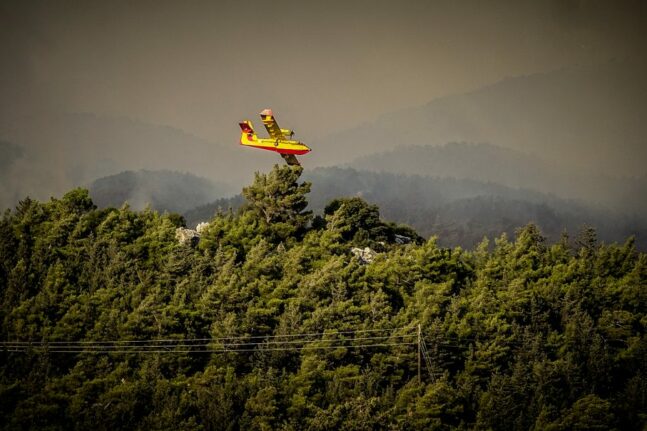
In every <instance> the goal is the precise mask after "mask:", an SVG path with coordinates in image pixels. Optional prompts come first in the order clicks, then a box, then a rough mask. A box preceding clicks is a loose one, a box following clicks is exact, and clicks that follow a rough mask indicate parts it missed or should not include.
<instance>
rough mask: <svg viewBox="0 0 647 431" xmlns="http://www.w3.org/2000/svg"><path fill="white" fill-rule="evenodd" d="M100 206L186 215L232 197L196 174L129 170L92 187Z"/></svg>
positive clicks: (224, 189) (93, 194) (221, 188)
mask: <svg viewBox="0 0 647 431" xmlns="http://www.w3.org/2000/svg"><path fill="white" fill-rule="evenodd" d="M89 190H90V196H91V197H92V200H93V201H94V203H95V204H96V205H98V206H99V207H100V208H104V207H117V208H118V207H120V206H122V205H123V204H124V203H128V204H129V205H130V207H131V208H133V209H139V210H141V209H143V208H144V207H146V206H149V205H150V207H151V208H152V209H155V210H159V211H170V212H180V213H181V212H185V211H188V210H190V209H192V208H195V207H196V206H199V205H202V204H204V203H206V202H211V201H213V200H214V199H217V198H218V197H221V196H223V195H227V194H230V189H229V188H228V187H227V186H226V185H224V184H218V183H214V182H213V181H210V180H208V179H206V178H201V177H198V176H196V175H192V174H188V173H181V172H172V171H147V170H140V171H125V172H121V173H119V174H116V175H110V176H108V177H103V178H99V179H97V180H95V181H93V182H92V184H91V185H90V187H89Z"/></svg>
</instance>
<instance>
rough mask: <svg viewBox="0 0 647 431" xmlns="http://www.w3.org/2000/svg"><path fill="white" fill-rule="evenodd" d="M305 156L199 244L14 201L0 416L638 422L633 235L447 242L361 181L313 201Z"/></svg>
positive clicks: (3, 244)
mask: <svg viewBox="0 0 647 431" xmlns="http://www.w3.org/2000/svg"><path fill="white" fill-rule="evenodd" d="M300 174H301V170H300V169H299V168H290V167H287V166H286V167H280V168H279V167H276V168H275V169H274V170H273V171H271V172H270V173H268V174H258V175H257V176H256V179H255V181H254V183H253V184H252V185H250V186H249V187H247V188H245V189H244V190H243V196H244V197H245V200H246V203H245V205H243V206H242V207H241V209H240V210H239V211H236V212H231V211H224V212H221V213H219V214H218V215H216V216H215V217H214V218H213V219H211V221H210V224H209V227H208V228H207V229H206V231H204V232H203V234H202V237H201V239H200V242H199V243H198V244H197V245H195V246H191V245H188V244H187V245H181V244H179V243H178V241H177V240H176V239H175V231H176V228H177V227H178V226H179V225H180V224H181V222H182V220H181V219H180V217H178V216H176V215H173V214H165V215H160V214H158V213H156V212H154V211H151V210H147V211H143V212H135V211H132V210H131V209H129V208H128V207H121V208H120V209H114V208H107V209H96V207H95V205H94V204H93V202H92V201H91V199H90V198H89V195H88V193H87V191H85V190H82V189H76V190H73V191H71V192H69V193H67V194H66V195H64V196H63V197H62V198H60V199H53V200H51V201H50V202H46V203H41V202H37V201H34V200H29V199H26V200H23V201H22V202H21V203H20V204H19V205H18V206H17V208H16V209H15V210H14V211H12V212H7V213H5V214H4V215H3V217H2V219H1V221H0V257H1V258H0V292H1V296H2V304H1V307H0V319H1V320H2V329H1V331H2V335H1V337H2V352H1V353H0V355H1V357H2V360H1V361H0V414H1V417H2V422H1V423H2V425H1V426H2V428H3V429H29V428H32V429H71V428H73V429H88V428H92V429H111V430H112V429H182V430H185V429H196V430H198V429H206V430H209V429H229V430H238V429H240V430H269V429H283V430H301V429H310V430H338V429H353V430H370V429H392V430H396V429H397V430H414V429H431V430H434V429H437V430H442V429H484V430H485V429H492V430H499V429H501V430H503V429H505V430H509V429H517V430H525V429H531V428H532V429H547V430H585V429H586V430H590V429H622V430H642V429H644V428H645V426H646V425H647V361H646V358H647V356H646V353H647V339H646V338H645V328H646V326H647V316H646V315H645V310H646V307H647V290H646V289H647V255H645V254H643V253H640V252H637V251H636V250H635V247H634V244H633V241H632V240H631V239H627V240H626V241H625V242H624V243H622V244H619V245H618V244H611V245H605V244H601V243H599V242H598V241H597V240H596V234H595V232H594V231H592V230H587V231H585V232H583V233H582V234H581V235H580V236H578V237H575V238H568V237H563V238H562V240H561V241H559V242H557V243H555V244H548V243H547V242H546V241H545V240H544V237H543V236H542V234H541V232H540V231H539V229H538V228H537V227H536V226H534V225H527V226H525V227H523V228H521V229H519V230H518V231H517V233H516V236H515V237H514V238H508V237H507V236H506V235H501V236H499V237H498V238H496V239H495V238H491V239H490V241H491V242H490V244H488V242H487V241H484V242H482V243H481V244H479V245H478V246H477V247H474V248H473V249H471V250H463V249H461V248H445V247H442V246H440V245H439V244H438V242H437V240H436V239H435V238H431V239H429V240H423V239H422V238H420V237H418V236H417V235H416V234H415V232H413V231H412V230H411V229H410V228H407V227H406V226H400V225H396V224H393V223H389V222H385V221H383V220H382V219H381V218H380V214H379V210H378V208H377V207H376V206H373V205H370V204H368V203H366V202H365V201H364V200H362V199H361V198H358V197H354V198H345V199H336V200H333V201H331V202H329V203H328V204H327V205H326V206H325V209H324V212H323V216H318V217H316V216H313V214H312V213H310V212H309V211H307V210H306V208H307V193H308V192H309V190H310V184H309V183H299V176H300ZM396 235H398V236H396ZM403 237H408V238H409V239H410V240H411V241H410V242H409V243H408V244H401V243H402V242H406V241H402V240H401V239H402V238H403ZM490 245H491V247H490ZM352 247H360V248H361V247H371V248H372V249H373V250H374V251H375V252H376V255H375V257H374V260H373V261H372V262H370V263H366V262H362V261H360V260H359V259H358V258H357V257H355V255H354V253H353V252H351V248H352ZM418 325H420V327H421V341H420V342H419V341H418V338H417V327H418ZM418 346H420V348H421V349H422V351H423V352H424V353H425V355H424V356H423V358H422V359H423V360H422V363H421V366H422V375H421V381H418V365H419V362H418V352H417V349H418Z"/></svg>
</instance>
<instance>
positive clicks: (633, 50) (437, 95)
mask: <svg viewBox="0 0 647 431" xmlns="http://www.w3.org/2000/svg"><path fill="white" fill-rule="evenodd" d="M646 17H647V7H646V6H645V3H644V2H640V1H621V2H605V1H583V0H570V1H545V2H536V1H493V2H487V3H484V2H479V1H465V2H454V1H403V2H393V1H355V2H341V1H339V2H337V1H332V2H296V1H276V2H271V3H268V2H259V1H242V2H241V1H219V2H206V1H192V2H182V3H180V2H170V1H155V2H153V1H139V2H122V1H115V2H92V1H85V2H73V1H63V2H44V1H43V2H39V1H32V2H18V1H5V2H3V3H2V4H1V5H0V59H1V60H0V61H1V62H2V67H0V94H2V96H3V97H2V99H3V103H2V104H1V105H0V140H1V141H2V142H3V144H2V146H0V150H1V151H2V158H3V160H2V164H1V165H0V166H2V172H0V177H1V178H0V179H2V188H1V189H0V199H1V202H0V203H1V204H2V206H3V207H6V206H10V205H13V204H15V202H16V201H17V200H18V199H20V198H22V197H24V196H25V195H27V194H29V195H31V196H34V197H37V198H47V197H48V196H50V195H53V194H60V193H62V192H64V191H65V190H67V189H69V188H70V187H72V186H77V185H87V184H89V183H90V182H91V181H93V180H95V179H97V178H99V177H102V176H106V175H112V174H116V173H118V172H121V171H124V170H138V169H149V170H155V169H167V170H177V171H182V172H190V173H192V174H197V175H201V176H204V177H207V178H209V179H211V180H216V181H219V182H220V183H226V184H227V187H231V190H234V189H236V187H238V186H239V185H241V184H244V183H245V182H247V181H249V179H250V178H251V176H252V174H253V171H254V170H259V169H260V170H266V169H269V167H271V166H272V165H273V164H274V163H277V162H280V159H279V158H278V157H276V155H274V154H271V153H262V152H258V151H249V150H248V149H241V148H239V147H238V146H237V145H236V142H237V140H238V133H239V131H238V128H237V123H238V121H240V120H242V119H246V118H249V119H252V120H253V121H255V122H256V125H257V128H258V126H260V122H259V121H258V120H257V113H258V112H259V111H260V110H261V109H263V108H265V107H268V106H269V107H272V108H273V109H274V111H275V113H276V114H277V119H278V121H279V123H280V124H281V126H282V127H291V128H294V129H295V130H296V132H297V137H298V138H299V139H302V140H304V141H305V142H306V143H308V144H310V145H311V146H312V147H313V152H312V153H311V154H309V155H308V156H306V157H304V158H303V163H304V165H305V166H306V168H313V167H315V166H321V165H340V164H345V163H351V162H352V160H353V159H354V158H355V157H357V156H367V155H370V154H373V153H376V152H383V151H388V150H390V149H392V148H396V147H397V146H398V145H428V144H431V145H444V144H447V143H448V142H450V141H467V142H475V143H478V142H488V143H490V144H492V145H499V146H503V147H507V148H512V149H514V150H516V151H522V152H523V153H525V154H530V155H539V156H541V157H542V158H544V159H546V160H547V161H548V162H550V163H560V164H562V165H566V166H569V167H570V168H571V169H573V170H578V171H580V170H581V171H583V172H584V171H586V172H595V173H599V174H602V175H609V176H614V177H622V176H629V177H638V178H643V179H644V177H645V175H646V174H647V170H645V167H644V166H645V163H644V162H645V159H646V158H647V145H645V144H646V143H645V135H646V133H647V131H646V130H645V127H646V126H645V124H644V123H645V122H644V118H647V102H646V101H647V84H646V82H647V80H646V78H645V76H647V61H646V60H647V56H646V54H645V53H646V52H647V50H646V49H645V46H646V42H647V30H646V29H647V26H646V25H645V24H646V23H647V20H646ZM600 71H602V72H600ZM542 80H543V81H542ZM538 82H540V83H542V84H541V85H536V84H537V83H538ZM549 96H550V97H549ZM389 121H390V122H389ZM423 123H424V124H423ZM419 126H420V127H419ZM399 172H401V170H400V171H399ZM417 173H418V174H420V173H421V172H420V171H418V172H417ZM428 174H429V175H434V174H435V173H434V172H428ZM512 182H513V181H512V179H511V180H510V181H508V182H507V183H512ZM526 185H527V184H526ZM555 188H556V189H559V188H560V187H559V186H556V187H555ZM616 189H617V188H616ZM616 189H614V190H616ZM546 191H548V192H552V191H554V190H552V189H551V190H546ZM588 192H590V190H589V191H588ZM589 194H590V193H589ZM585 195H586V193H585ZM567 197H573V198H581V197H582V196H567ZM644 197H645V196H631V197H630V198H628V199H642V198H644Z"/></svg>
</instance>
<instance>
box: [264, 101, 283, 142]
mask: <svg viewBox="0 0 647 431" xmlns="http://www.w3.org/2000/svg"><path fill="white" fill-rule="evenodd" d="M261 120H263V124H264V125H265V128H266V129H267V133H269V134H270V136H271V137H272V139H285V135H283V132H281V128H280V127H279V125H278V124H277V123H276V120H275V119H274V114H273V113H272V110H271V109H269V108H268V109H265V110H263V112H261Z"/></svg>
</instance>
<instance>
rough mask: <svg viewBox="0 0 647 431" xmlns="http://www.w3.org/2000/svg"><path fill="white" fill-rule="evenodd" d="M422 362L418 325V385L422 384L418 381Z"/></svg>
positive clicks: (420, 337)
mask: <svg viewBox="0 0 647 431" xmlns="http://www.w3.org/2000/svg"><path fill="white" fill-rule="evenodd" d="M421 361H422V330H421V328H420V323H418V385H420V384H421V383H422V380H421V379H420V364H421Z"/></svg>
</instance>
